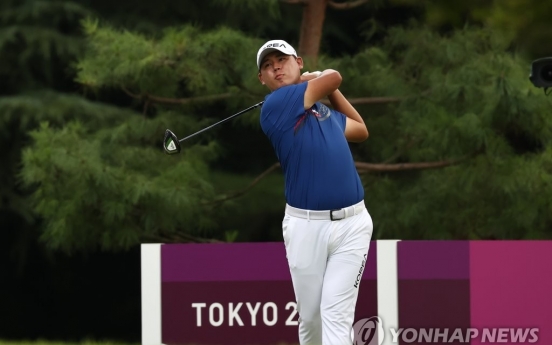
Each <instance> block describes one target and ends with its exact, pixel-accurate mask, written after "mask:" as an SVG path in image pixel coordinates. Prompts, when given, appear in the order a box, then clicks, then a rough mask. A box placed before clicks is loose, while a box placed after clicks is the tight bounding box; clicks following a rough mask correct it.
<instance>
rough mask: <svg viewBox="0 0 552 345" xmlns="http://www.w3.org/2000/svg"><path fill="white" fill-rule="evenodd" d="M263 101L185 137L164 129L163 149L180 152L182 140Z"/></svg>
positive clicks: (170, 153)
mask: <svg viewBox="0 0 552 345" xmlns="http://www.w3.org/2000/svg"><path fill="white" fill-rule="evenodd" d="M263 103H264V101H262V102H259V103H257V104H255V105H252V106H250V107H249V108H247V109H244V110H242V111H240V112H239V113H236V114H234V115H232V116H229V117H227V118H225V119H224V120H220V121H219V122H217V123H214V124H212V125H210V126H209V127H206V128H203V129H202V130H199V131H197V132H195V133H194V134H190V135H188V136H187V137H185V138H182V139H180V140H179V139H178V137H177V136H176V134H174V133H173V132H172V131H171V130H170V129H167V130H166V131H165V138H164V140H163V149H164V150H165V152H166V153H167V154H169V155H172V154H175V153H180V143H181V142H183V141H184V140H187V139H190V138H191V137H193V136H195V135H198V134H199V133H202V132H205V131H206V130H208V129H211V128H213V127H215V126H217V125H220V124H221V123H224V122H226V121H228V120H231V119H233V118H234V117H236V116H239V115H241V114H244V113H246V112H248V111H250V110H252V109H255V108H257V107H259V106H261V105H262V104H263Z"/></svg>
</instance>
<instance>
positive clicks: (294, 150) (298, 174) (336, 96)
mask: <svg viewBox="0 0 552 345" xmlns="http://www.w3.org/2000/svg"><path fill="white" fill-rule="evenodd" d="M257 67H258V69H259V74H258V77H259V80H260V82H261V83H262V84H263V85H266V86H267V87H268V88H269V90H270V91H271V93H270V94H268V95H267V96H266V97H265V101H264V104H263V106H262V109H261V118H260V122H261V127H262V129H263V132H264V133H265V134H266V136H267V137H268V139H269V140H270V142H271V144H272V146H273V148H274V150H275V152H276V155H277V157H278V160H279V161H280V164H281V166H282V169H283V171H284V176H285V197H286V202H287V204H286V208H285V215H284V219H283V222H282V228H283V238H284V243H285V248H286V256H287V260H288V264H289V268H290V272H291V277H292V282H293V289H294V292H295V298H296V300H297V310H298V313H299V342H300V344H302V345H303V344H324V345H351V344H352V343H353V338H352V325H353V321H354V320H353V319H354V313H355V306H356V301H357V297H358V287H359V283H360V277H361V276H362V271H363V269H364V266H365V264H366V258H367V254H368V248H369V245H370V239H371V237H372V229H373V224H372V219H371V217H370V215H369V213H368V211H367V209H366V207H365V205H364V189H363V187H362V183H361V181H360V177H359V175H358V173H357V171H356V168H355V164H354V161H353V157H352V154H351V151H350V149H349V145H348V143H347V142H348V141H349V142H362V141H364V140H366V139H367V138H368V130H367V128H366V125H365V123H364V120H363V119H362V117H361V116H360V115H359V113H358V112H357V111H356V109H355V108H354V107H353V106H352V105H351V104H350V103H349V101H348V100H347V99H346V98H345V97H344V96H343V94H342V93H341V92H340V91H339V90H338V87H339V86H340V84H341V80H342V78H341V75H340V73H339V72H338V71H335V70H331V69H327V70H324V71H322V72H312V73H308V72H306V73H303V74H301V69H302V68H303V60H302V58H301V57H298V56H297V53H296V52H295V49H293V47H292V46H291V45H289V44H288V43H287V42H285V41H282V40H272V41H268V42H266V43H265V44H263V45H262V47H261V48H260V49H259V51H258V52H257ZM325 97H327V98H328V99H329V101H330V103H331V105H332V108H333V109H330V108H329V107H327V106H325V105H324V104H322V103H320V102H319V101H320V100H321V99H323V98H325Z"/></svg>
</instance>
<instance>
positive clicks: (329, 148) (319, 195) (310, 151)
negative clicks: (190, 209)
mask: <svg viewBox="0 0 552 345" xmlns="http://www.w3.org/2000/svg"><path fill="white" fill-rule="evenodd" d="M306 89H307V83H306V82H305V83H300V84H295V85H289V86H284V87H281V88H279V89H277V90H275V91H273V92H272V93H270V94H268V95H267V96H266V97H265V102H264V104H263V107H262V109H261V119H260V121H261V127H262V129H263V132H264V133H265V134H266V136H267V137H268V139H269V140H270V142H271V143H272V147H273V148H274V151H275V152H276V155H277V156H278V160H279V161H280V164H281V166H282V169H283V171H284V177H285V197H286V202H287V203H288V204H289V205H291V206H293V207H297V208H302V209H308V210H331V209H338V208H342V207H347V206H351V205H354V204H356V203H358V202H359V201H361V200H362V199H364V188H363V187H362V183H361V181H360V177H359V175H358V173H357V170H356V167H355V164H354V160H353V156H352V154H351V150H350V149H349V144H348V143H347V140H346V139H345V135H344V134H343V132H344V130H345V121H346V116H345V115H343V114H342V113H340V112H338V111H335V110H333V109H330V108H328V107H327V106H325V105H324V104H322V103H320V102H317V103H316V104H315V105H313V106H312V108H310V109H307V110H305V108H304V96H305V90H306Z"/></svg>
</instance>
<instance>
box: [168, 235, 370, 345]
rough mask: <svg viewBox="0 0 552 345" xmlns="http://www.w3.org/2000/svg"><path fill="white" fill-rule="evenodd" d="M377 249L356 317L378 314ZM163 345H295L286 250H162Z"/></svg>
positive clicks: (276, 246)
mask: <svg viewBox="0 0 552 345" xmlns="http://www.w3.org/2000/svg"><path fill="white" fill-rule="evenodd" d="M376 247H377V246H376V242H372V243H371V247H370V250H369V254H368V260H367V263H366V267H365V269H364V273H363V276H362V284H360V288H359V298H358V302H357V308H356V309H355V314H356V316H357V317H358V318H364V317H369V316H372V315H376V313H377V285H376V282H375V279H376V276H377V272H376V257H377V248H376ZM161 296H162V297H161V314H162V315H161V319H162V320H163V322H162V327H161V328H162V330H161V333H162V341H163V343H164V344H213V345H214V344H225V345H246V344H254V345H259V344H282V343H290V344H292V343H297V341H298V340H297V339H298V338H297V331H298V328H297V326H298V315H297V312H296V303H295V296H294V293H293V285H292V283H291V276H290V273H289V267H288V264H287V260H286V253H285V247H284V244H283V243H280V242H278V243H262V244H261V243H234V244H171V245H163V246H161Z"/></svg>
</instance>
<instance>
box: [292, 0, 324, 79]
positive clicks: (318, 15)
mask: <svg viewBox="0 0 552 345" xmlns="http://www.w3.org/2000/svg"><path fill="white" fill-rule="evenodd" d="M327 6H328V0H308V1H306V4H305V5H304V7H303V20H302V22H301V33H300V35H299V49H298V54H299V56H301V57H303V58H304V59H305V60H306V62H307V63H308V64H309V65H310V66H311V67H312V68H313V69H315V68H316V65H317V63H318V53H319V51H320V41H321V40H322V28H323V26H324V18H325V15H326V7H327Z"/></svg>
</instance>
